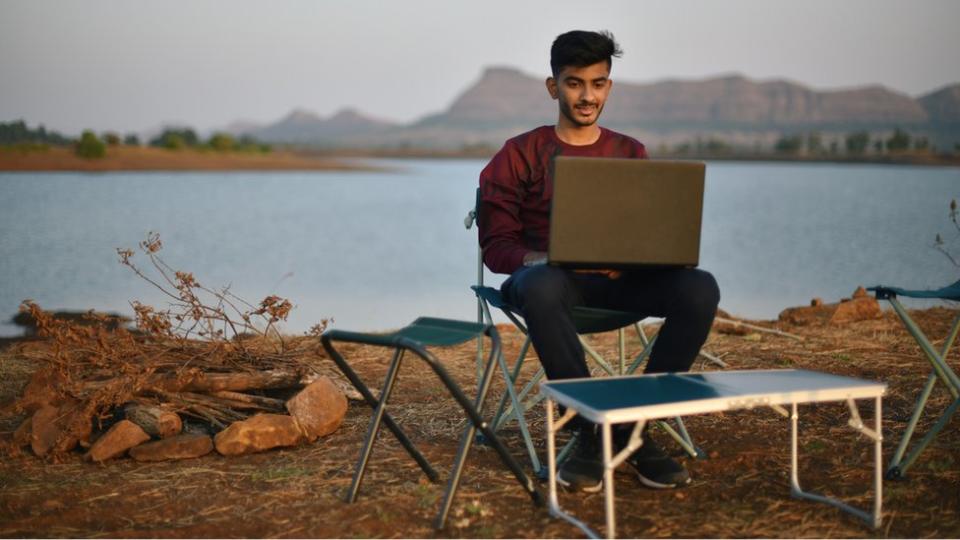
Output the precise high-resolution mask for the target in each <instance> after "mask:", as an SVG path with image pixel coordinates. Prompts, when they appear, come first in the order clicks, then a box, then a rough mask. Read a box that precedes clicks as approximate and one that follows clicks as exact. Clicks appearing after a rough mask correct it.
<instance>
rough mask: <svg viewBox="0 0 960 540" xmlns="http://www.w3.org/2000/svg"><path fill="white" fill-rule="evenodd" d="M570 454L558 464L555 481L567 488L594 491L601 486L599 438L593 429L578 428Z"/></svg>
mask: <svg viewBox="0 0 960 540" xmlns="http://www.w3.org/2000/svg"><path fill="white" fill-rule="evenodd" d="M574 444H575V446H574V448H573V450H572V451H571V452H570V455H569V456H568V457H567V459H565V460H564V461H563V463H561V464H560V470H559V471H558V473H557V482H558V483H559V484H560V485H562V486H564V487H567V488H570V489H573V490H577V491H586V492H588V493H596V492H598V491H600V488H601V487H603V460H602V458H601V457H600V440H599V438H598V437H597V434H596V432H595V431H594V430H593V429H589V428H585V429H581V430H580V434H579V436H578V437H577V441H576V442H575V443H574Z"/></svg>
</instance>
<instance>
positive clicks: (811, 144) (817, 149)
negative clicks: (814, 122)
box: [807, 131, 824, 154]
mask: <svg viewBox="0 0 960 540" xmlns="http://www.w3.org/2000/svg"><path fill="white" fill-rule="evenodd" d="M823 151H824V146H823V137H822V136H821V135H820V134H819V133H817V132H816V131H814V132H813V133H807V153H808V154H822V153H823Z"/></svg>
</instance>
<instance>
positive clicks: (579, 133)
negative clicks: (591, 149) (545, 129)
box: [553, 122, 600, 146]
mask: <svg viewBox="0 0 960 540" xmlns="http://www.w3.org/2000/svg"><path fill="white" fill-rule="evenodd" d="M553 129H554V131H555V132H556V134H557V137H559V138H560V140H561V141H563V142H565V143H567V144H570V145H573V146H587V145H590V144H593V143H595V142H597V140H598V139H600V126H598V125H597V124H591V125H589V126H571V125H565V122H557V125H556V126H554V128H553Z"/></svg>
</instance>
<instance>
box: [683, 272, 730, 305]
mask: <svg viewBox="0 0 960 540" xmlns="http://www.w3.org/2000/svg"><path fill="white" fill-rule="evenodd" d="M677 293H678V295H679V297H680V299H681V303H682V305H683V307H684V309H685V310H688V311H692V312H695V313H698V314H702V315H707V314H709V315H711V316H712V315H713V314H714V313H716V311H717V306H718V305H719V304H720V287H719V285H717V280H716V278H714V277H713V274H711V273H710V272H707V271H705V270H700V269H693V270H691V271H690V272H689V273H688V274H687V275H686V276H684V279H683V280H682V284H681V286H680V287H679V288H678V291H677Z"/></svg>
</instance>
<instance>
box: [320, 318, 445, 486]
mask: <svg viewBox="0 0 960 540" xmlns="http://www.w3.org/2000/svg"><path fill="white" fill-rule="evenodd" d="M320 342H321V344H322V345H323V348H324V350H326V351H327V354H329V355H330V358H331V359H332V360H333V362H334V363H335V364H336V365H337V367H338V368H339V369H340V372H341V373H343V375H344V376H345V377H346V378H347V380H348V381H350V384H352V385H353V387H354V388H356V389H357V392H360V395H361V396H363V400H364V401H365V402H366V403H367V405H369V406H370V407H371V408H372V409H376V408H377V406H379V404H380V402H379V401H378V400H377V398H375V397H373V394H372V393H371V392H370V389H369V388H367V385H366V384H364V382H363V381H362V380H361V379H360V377H359V376H358V375H357V374H356V372H354V371H353V369H352V368H351V367H350V364H348V363H347V361H346V360H344V358H343V356H342V355H341V354H340V353H339V351H337V350H336V349H335V348H334V347H333V343H331V341H330V338H329V337H327V336H323V337H322V338H320ZM383 423H384V424H386V426H387V428H388V429H389V430H390V432H391V433H393V435H394V437H396V438H397V441H399V442H400V445H401V446H403V448H404V449H405V450H406V451H407V453H408V454H410V457H412V458H413V459H414V461H416V462H417V465H419V466H420V469H421V470H422V471H423V473H424V474H426V475H427V478H429V479H430V481H431V482H433V483H437V482H439V481H440V475H439V474H438V473H437V471H436V470H435V469H434V468H433V466H431V465H430V462H429V461H427V458H425V457H424V456H423V454H421V453H420V451H419V450H417V447H416V446H414V444H413V441H411V440H410V438H409V437H407V434H406V433H404V432H403V430H402V429H400V426H399V425H397V423H396V421H394V419H393V418H392V417H391V416H390V413H387V412H385V413H384V415H383Z"/></svg>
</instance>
